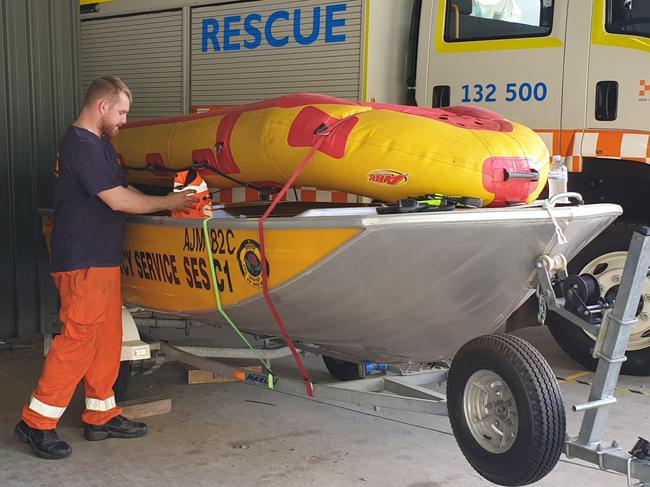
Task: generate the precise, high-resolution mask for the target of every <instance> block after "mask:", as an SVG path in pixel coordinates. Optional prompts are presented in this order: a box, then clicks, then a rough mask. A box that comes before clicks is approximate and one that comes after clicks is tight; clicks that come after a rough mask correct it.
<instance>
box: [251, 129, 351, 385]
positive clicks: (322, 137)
mask: <svg viewBox="0 0 650 487" xmlns="http://www.w3.org/2000/svg"><path fill="white" fill-rule="evenodd" d="M345 120H346V119H345V118H344V119H342V120H338V121H337V122H336V123H335V124H333V125H332V126H331V127H328V126H327V125H326V124H325V123H323V124H321V125H320V126H319V127H318V128H317V129H316V130H315V131H314V135H316V136H319V138H318V139H317V140H316V142H314V144H313V145H312V147H311V149H310V150H309V152H308V153H307V155H306V156H305V158H304V159H303V160H302V162H301V163H300V165H299V166H298V168H297V169H296V170H295V172H294V173H293V174H292V175H291V177H290V178H289V180H288V181H287V182H286V183H285V185H284V186H283V187H282V189H281V190H280V192H279V193H278V194H277V195H275V198H273V201H272V202H271V204H270V205H269V207H268V208H267V209H266V211H265V212H264V215H262V218H260V221H259V223H258V231H259V238H260V254H261V257H262V287H263V292H264V298H265V299H266V303H267V304H268V306H269V309H270V310H271V313H272V314H273V317H274V318H275V321H276V323H277V324H278V327H279V328H280V330H281V331H282V336H283V337H284V340H285V341H286V342H287V345H288V346H289V348H290V349H291V354H292V355H293V359H294V360H295V362H296V365H297V366H298V369H299V370H300V374H301V375H302V378H303V380H304V381H305V387H306V388H307V395H308V396H309V397H314V384H313V383H312V380H311V378H310V377H309V373H308V372H307V369H305V366H304V365H303V363H302V360H300V356H299V355H298V352H297V351H296V346H295V345H294V343H293V340H292V339H291V337H290V336H289V332H288V331H287V328H286V326H285V325H284V322H283V321H282V317H281V316H280V313H279V312H278V309H277V308H276V306H275V303H274V302H273V299H271V294H270V292H269V279H268V275H267V271H268V266H267V265H266V247H265V245H264V242H265V239H264V223H265V222H266V220H267V218H268V217H269V216H270V215H271V213H272V212H273V210H274V209H275V208H276V206H278V204H280V201H281V200H282V198H284V196H285V195H286V194H287V191H289V189H290V188H291V187H292V186H293V184H294V183H295V181H296V179H298V177H299V176H300V175H301V174H302V172H303V171H304V170H305V168H306V167H307V166H308V165H309V163H310V162H311V161H312V159H313V158H314V155H315V154H316V152H317V151H318V149H319V148H320V146H321V145H322V144H323V143H324V142H325V141H326V140H327V136H328V135H330V134H331V133H332V131H333V130H334V129H335V128H336V126H337V125H339V124H340V123H341V122H343V121H345Z"/></svg>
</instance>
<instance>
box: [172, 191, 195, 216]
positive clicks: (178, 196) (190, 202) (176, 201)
mask: <svg viewBox="0 0 650 487" xmlns="http://www.w3.org/2000/svg"><path fill="white" fill-rule="evenodd" d="M194 193H196V191H194V190H193V189H186V190H183V191H179V192H171V193H169V194H168V195H167V196H165V198H166V199H167V200H168V204H169V206H168V209H169V210H170V211H182V212H184V213H187V210H193V209H194V208H196V205H197V204H198V203H199V199H198V198H197V197H195V196H192V195H193V194H194Z"/></svg>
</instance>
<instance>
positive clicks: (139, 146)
mask: <svg viewBox="0 0 650 487" xmlns="http://www.w3.org/2000/svg"><path fill="white" fill-rule="evenodd" d="M113 143H114V145H115V148H116V150H117V152H118V154H119V157H120V158H121V162H122V163H123V164H124V165H125V166H126V167H127V169H129V178H130V179H131V180H132V181H134V182H140V183H149V184H162V183H165V184H169V183H170V181H171V180H172V178H173V176H172V175H169V176H167V175H166V172H165V171H169V170H176V169H184V168H187V167H188V166H191V165H193V164H200V165H203V166H204V169H202V171H201V174H202V176H203V177H204V179H205V180H206V181H207V183H208V185H209V186H210V187H216V188H230V187H235V186H241V185H242V184H243V183H246V184H255V185H258V186H262V187H264V186H268V187H273V186H282V185H283V184H284V183H285V182H286V181H287V180H288V179H289V178H290V177H291V175H292V174H293V173H294V171H295V170H296V168H297V167H298V166H299V164H300V163H301V161H302V160H303V159H304V158H305V156H306V155H307V154H308V152H309V150H310V149H311V148H312V147H313V146H314V145H316V144H317V143H318V145H319V147H318V150H317V151H316V153H315V155H314V157H313V160H311V162H310V163H309V166H308V167H307V169H306V170H305V171H304V172H303V173H302V174H301V175H300V177H299V178H298V180H297V181H296V184H297V185H300V186H315V187H319V188H323V189H331V190H336V191H343V192H347V193H353V194H358V195H363V196H368V197H371V198H374V199H376V200H379V201H383V202H395V201H397V200H398V199H400V198H406V197H408V196H413V197H416V196H420V195H425V194H431V193H442V194H446V195H449V196H472V197H476V198H481V199H482V200H483V202H484V204H486V205H491V206H504V205H507V204H510V203H523V202H530V201H532V200H534V199H535V198H536V197H537V196H538V195H539V193H540V192H541V191H542V189H543V187H544V185H545V183H546V179H547V177H548V171H549V154H548V149H547V148H546V145H545V144H544V142H543V141H542V140H541V139H540V138H539V137H538V136H537V135H536V134H535V133H534V132H533V131H532V130H530V129H528V128H526V127H524V126H522V125H519V124H516V123H513V122H510V121H508V120H506V119H504V118H503V117H501V116H500V115H498V114H496V113H494V112H490V111H488V110H484V109H480V108H476V107H467V106H459V107H447V108H440V109H426V108H418V107H405V106H396V105H382V104H376V103H355V102H350V101H346V100H340V99H336V98H331V97H327V96H322V95H312V94H296V95H289V96H285V97H281V98H276V99H273V100H269V101H265V102H261V103H256V104H252V105H242V106H233V107H226V108H223V109H221V110H218V111H215V112H209V113H205V114H197V115H189V116H182V117H175V118H166V119H158V120H148V121H142V122H135V123H131V124H127V125H126V126H124V127H123V128H122V130H121V131H120V135H119V136H118V137H117V138H116V139H115V140H114V141H113ZM137 169H149V171H137Z"/></svg>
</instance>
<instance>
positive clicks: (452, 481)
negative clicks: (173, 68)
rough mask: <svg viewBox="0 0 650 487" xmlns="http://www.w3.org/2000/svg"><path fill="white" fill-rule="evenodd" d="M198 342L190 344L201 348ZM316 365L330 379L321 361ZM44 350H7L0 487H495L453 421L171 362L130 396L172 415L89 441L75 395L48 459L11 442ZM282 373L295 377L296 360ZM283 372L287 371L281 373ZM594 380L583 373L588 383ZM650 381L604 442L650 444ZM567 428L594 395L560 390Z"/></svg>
mask: <svg viewBox="0 0 650 487" xmlns="http://www.w3.org/2000/svg"><path fill="white" fill-rule="evenodd" d="M519 335H520V336H522V337H524V338H526V339H528V340H529V341H530V342H532V343H533V344H534V345H536V346H537V347H538V348H539V349H540V350H541V351H542V353H543V354H544V355H545V356H546V358H547V359H548V360H549V361H550V363H551V364H552V366H553V368H554V370H555V372H556V375H557V376H558V377H568V376H569V375H571V374H575V373H576V372H579V371H580V370H581V369H580V368H578V366H577V364H575V363H574V362H572V361H571V360H570V359H568V358H567V357H566V356H565V355H564V354H563V353H562V351H561V350H560V349H559V348H558V347H557V346H556V345H555V343H554V342H553V340H552V338H550V336H549V334H548V332H547V330H546V329H544V328H529V329H526V330H522V331H521V332H519ZM192 340H193V337H190V339H189V340H187V341H188V342H190V343H191V342H192ZM306 362H307V365H308V367H309V368H310V369H311V370H313V371H315V374H316V376H317V377H325V373H326V372H325V370H324V367H323V366H322V362H321V361H320V359H318V358H316V357H313V356H308V358H307V360H306ZM41 365H42V359H41V358H40V357H39V354H38V352H36V351H30V350H27V351H22V352H11V353H8V352H4V353H0V384H1V388H0V486H1V487H13V486H54V485H56V486H65V487H76V486H83V487H92V486H102V487H104V486H106V485H111V486H114V485H137V486H156V487H158V486H160V485H165V486H167V485H169V486H177V485H178V486H186V485H192V486H197V487H198V486H210V487H214V486H251V487H252V486H255V487H259V486H261V485H263V486H265V487H274V486H277V487H280V486H282V487H293V486H310V485H317V486H324V485H341V486H364V485H367V486H391V487H396V486H404V487H441V486H462V487H474V486H488V485H492V484H490V483H489V482H487V481H485V480H483V479H482V478H481V477H479V475H478V474H476V473H475V472H474V471H473V470H472V468H471V467H470V466H469V464H467V463H466V461H465V460H464V458H463V456H462V454H461V452H460V450H459V449H458V447H457V445H456V442H455V440H454V437H453V436H452V435H451V428H450V425H449V422H448V420H447V418H445V417H434V416H428V415H424V414H416V413H403V412H398V411H389V410H380V411H379V412H378V413H375V412H374V411H372V410H371V409H369V408H362V407H358V406H355V405H350V404H342V403H338V404H325V403H321V402H318V401H312V400H307V399H302V398H297V397H292V396H288V395H285V394H282V393H278V392H270V391H266V390H264V389H261V388H256V387H251V386H246V385H242V384H235V383H224V384H206V385H193V386H188V385H186V384H185V383H184V369H182V368H181V367H180V366H178V365H174V364H166V365H165V366H163V367H162V368H161V369H160V370H158V371H157V372H156V373H155V374H153V375H149V376H136V377H134V378H132V380H131V384H130V390H129V398H138V397H145V396H150V395H155V394H168V395H170V396H171V397H172V400H173V412H172V413H171V414H167V415H161V416H156V417H151V418H148V419H147V420H146V421H147V423H148V424H149V428H150V432H149V434H148V436H146V437H144V438H140V439H135V440H117V439H109V440H107V441H102V442H96V443H90V442H86V441H85V440H84V438H83V436H82V429H81V422H80V419H79V415H80V412H81V409H82V407H83V398H82V395H81V394H79V392H80V391H77V394H76V396H75V398H74V399H73V402H72V404H71V406H70V408H69V409H68V411H67V412H66V414H65V415H64V418H63V420H62V421H61V423H60V426H59V433H60V435H61V437H62V438H63V439H65V440H66V441H68V442H69V443H70V444H71V445H72V448H73V453H72V456H71V457H70V458H68V459H66V460H63V461H47V460H40V459H37V458H35V457H33V456H32V455H31V453H30V452H29V451H28V448H27V447H26V445H23V444H22V443H19V442H18V441H17V440H16V439H15V438H14V436H13V433H12V431H13V427H14V425H15V423H16V421H17V420H18V416H19V411H20V407H21V405H22V403H23V402H24V401H25V399H26V398H27V397H28V396H29V394H30V392H31V390H32V388H33V387H34V386H35V383H36V381H37V379H38V376H39V373H40V368H41ZM282 365H283V366H284V365H286V367H287V369H286V370H291V368H292V364H291V359H288V361H287V359H283V361H282ZM278 366H279V365H278ZM589 379H590V375H587V376H584V377H581V378H580V379H579V380H581V381H585V380H586V381H589ZM648 383H649V381H648V380H647V379H640V378H631V377H623V378H621V380H620V383H619V385H620V386H621V387H622V388H624V389H622V390H621V391H619V392H618V398H619V403H618V404H617V406H616V407H615V408H614V409H613V410H612V413H611V414H610V420H609V423H608V428H607V434H606V438H607V439H608V440H612V439H617V440H618V441H619V442H620V443H621V444H622V445H623V447H624V448H630V447H631V446H632V445H633V443H634V442H635V441H636V438H637V436H638V435H645V436H650V421H648V416H649V415H650V388H648V389H647V390H648V394H638V393H632V392H628V391H627V390H625V388H629V389H635V390H639V391H641V392H645V391H646V384H648ZM561 388H562V392H563V394H564V397H565V401H566V405H567V419H568V431H569V432H570V433H571V434H576V433H577V431H578V427H579V422H580V419H581V416H582V415H581V414H578V413H573V412H571V411H570V405H572V404H575V403H577V402H584V401H585V400H586V398H587V393H588V387H587V386H586V385H583V384H580V383H578V382H575V381H572V382H566V383H563V384H562V385H561ZM537 485H539V486H540V487H541V486H546V487H548V486H557V485H571V486H572V487H574V486H583V485H584V486H590V487H592V486H605V485H607V486H612V487H613V486H621V487H623V486H625V485H626V480H625V478H624V477H623V476H619V475H615V474H610V473H605V472H600V471H598V470H597V469H595V468H593V467H591V466H585V465H581V464H580V462H579V461H575V460H569V459H566V458H564V457H563V458H562V459H561V461H560V463H559V464H558V466H557V467H556V468H555V470H554V471H553V472H552V473H551V474H550V475H549V476H548V477H546V478H545V479H544V480H542V481H541V482H539V483H538V484H537Z"/></svg>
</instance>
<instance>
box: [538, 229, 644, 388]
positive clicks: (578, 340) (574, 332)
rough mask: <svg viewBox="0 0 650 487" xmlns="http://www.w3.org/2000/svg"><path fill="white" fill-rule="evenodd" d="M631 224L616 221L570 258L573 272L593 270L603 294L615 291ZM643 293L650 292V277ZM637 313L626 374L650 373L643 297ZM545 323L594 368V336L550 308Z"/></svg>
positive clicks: (575, 356) (564, 345)
mask: <svg viewBox="0 0 650 487" xmlns="http://www.w3.org/2000/svg"><path fill="white" fill-rule="evenodd" d="M633 228H634V227H633V226H632V225H627V224H625V223H617V224H614V225H612V226H610V227H609V228H608V229H607V230H605V232H603V233H602V234H601V235H600V236H598V237H597V238H596V239H595V240H594V241H593V242H592V243H590V244H589V245H588V246H587V247H585V248H584V249H583V250H582V252H580V254H578V255H577V256H576V257H574V258H573V260H572V261H571V262H569V267H568V271H569V273H570V274H582V273H585V272H587V273H590V274H594V275H595V277H596V279H598V282H599V284H600V286H601V288H602V294H603V296H606V298H610V297H611V296H612V295H615V292H616V290H617V289H618V285H617V284H616V282H614V279H615V278H616V276H620V274H621V273H622V271H623V267H622V266H623V263H624V261H625V256H626V255H627V249H628V248H629V246H630V239H631V238H632V231H633ZM644 295H648V296H650V278H649V279H648V281H647V282H646V289H645V290H644ZM638 316H639V317H640V319H639V323H638V324H637V325H636V326H635V327H634V328H633V329H632V336H631V337H630V342H629V346H628V350H627V352H626V355H627V361H626V362H623V366H622V368H621V373H623V374H626V375H640V376H646V375H650V302H648V301H646V300H643V304H642V305H640V308H639V313H638ZM546 324H547V325H548V328H549V330H550V332H551V334H552V335H553V338H554V339H555V341H556V342H557V343H558V345H559V346H560V347H561V348H562V350H564V351H565V352H566V353H567V354H568V355H569V356H570V357H572V358H573V359H574V360H575V361H576V362H578V363H580V364H581V365H582V366H583V367H585V368H586V369H588V370H594V369H595V368H596V365H597V363H598V361H597V360H596V359H594V358H593V356H592V351H593V348H594V343H595V337H593V336H590V335H588V334H587V333H585V332H584V331H582V329H580V328H578V327H577V326H575V325H574V324H572V323H571V322H569V321H568V320H566V319H565V318H563V317H561V316H560V315H558V314H557V313H553V312H549V314H548V316H547V318H546Z"/></svg>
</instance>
